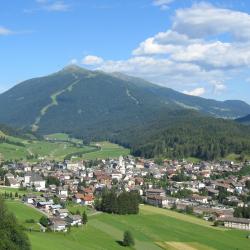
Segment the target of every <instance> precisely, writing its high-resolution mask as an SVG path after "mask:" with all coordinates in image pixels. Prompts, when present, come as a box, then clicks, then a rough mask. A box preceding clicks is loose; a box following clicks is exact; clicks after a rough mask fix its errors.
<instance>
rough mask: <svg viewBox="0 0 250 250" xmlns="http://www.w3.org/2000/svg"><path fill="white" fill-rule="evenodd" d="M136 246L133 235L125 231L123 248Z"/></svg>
mask: <svg viewBox="0 0 250 250" xmlns="http://www.w3.org/2000/svg"><path fill="white" fill-rule="evenodd" d="M134 245H135V241H134V238H133V235H132V234H131V232H130V231H125V232H124V236H123V246H126V247H131V246H134Z"/></svg>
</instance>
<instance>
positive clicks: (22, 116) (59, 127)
mask: <svg viewBox="0 0 250 250" xmlns="http://www.w3.org/2000/svg"><path fill="white" fill-rule="evenodd" d="M180 109H185V110H187V111H188V110H196V111H200V112H201V113H204V114H209V115H213V116H216V117H227V118H235V117H241V116H244V115H246V114H249V113H250V106H249V105H248V104H246V103H244V102H241V101H225V102H219V101H215V100H208V99H204V98H200V97H194V96H189V95H185V94H182V93H179V92H177V91H174V90H172V89H168V88H164V87H160V86H157V85H154V84H151V83H149V82H146V81H144V80H142V79H138V78H134V77H129V76H125V75H122V74H119V73H114V74H111V75H108V74H105V73H103V72H99V71H89V70H85V69H82V68H79V67H77V66H69V67H66V68H64V69H63V70H61V71H59V72H57V73H55V74H51V75H49V76H45V77H40V78H34V79H30V80H27V81H25V82H22V83H20V84H18V85H16V86H15V87H14V88H12V89H10V90H9V91H7V92H5V93H3V94H1V95H0V122H2V123H5V124H9V125H12V126H15V127H21V128H28V129H30V128H32V129H33V130H34V131H38V132H40V133H42V134H46V133H47V134H49V133H54V132H69V133H72V132H74V133H77V134H79V135H82V134H83V133H84V134H85V135H90V134H91V135H92V134H93V135H94V136H96V135H98V136H99V135H100V134H102V135H103V134H105V135H108V136H109V133H110V131H112V132H116V131H119V130H121V129H126V128H128V127H130V126H131V125H132V126H137V125H138V124H141V123H144V122H146V121H148V120H155V119H157V117H158V116H159V114H162V113H165V112H169V111H171V110H180ZM100 125H101V126H100ZM107 128H108V130H109V132H107ZM92 132H93V133H92Z"/></svg>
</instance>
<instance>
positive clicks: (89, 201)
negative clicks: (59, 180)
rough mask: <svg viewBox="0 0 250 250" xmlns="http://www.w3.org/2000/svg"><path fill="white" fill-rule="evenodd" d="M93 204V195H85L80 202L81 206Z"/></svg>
mask: <svg viewBox="0 0 250 250" xmlns="http://www.w3.org/2000/svg"><path fill="white" fill-rule="evenodd" d="M93 203H94V196H93V195H85V196H84V198H83V201H82V204H83V205H87V206H91V205H93Z"/></svg>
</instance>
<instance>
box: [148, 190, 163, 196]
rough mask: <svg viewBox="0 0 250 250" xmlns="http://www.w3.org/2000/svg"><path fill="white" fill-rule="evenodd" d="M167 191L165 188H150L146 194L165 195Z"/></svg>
mask: <svg viewBox="0 0 250 250" xmlns="http://www.w3.org/2000/svg"><path fill="white" fill-rule="evenodd" d="M165 195H166V194H165V191H164V190H163V189H148V190H146V196H147V197H148V196H162V197H164V196H165Z"/></svg>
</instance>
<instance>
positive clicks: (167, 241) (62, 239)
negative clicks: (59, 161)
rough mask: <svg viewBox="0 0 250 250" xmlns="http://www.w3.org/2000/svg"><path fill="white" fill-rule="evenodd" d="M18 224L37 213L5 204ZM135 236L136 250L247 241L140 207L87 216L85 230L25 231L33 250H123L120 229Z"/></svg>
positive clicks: (209, 247) (243, 249)
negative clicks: (122, 212)
mask: <svg viewBox="0 0 250 250" xmlns="http://www.w3.org/2000/svg"><path fill="white" fill-rule="evenodd" d="M7 205H8V207H9V209H10V210H11V211H12V212H14V213H15V214H16V216H17V218H18V220H19V221H20V222H21V223H25V219H26V218H27V217H29V218H34V219H35V220H37V219H38V218H39V217H40V214H39V212H38V211H36V210H34V211H32V212H31V210H30V209H32V208H28V207H27V206H26V205H24V204H21V203H19V202H17V201H16V202H13V201H9V202H7ZM127 229H129V230H130V231H131V232H132V234H133V235H134V237H135V242H136V244H135V247H134V248H135V249H138V250H160V249H170V250H214V249H218V250H236V249H238V250H247V249H249V246H250V240H249V239H247V238H246V235H247V234H248V233H247V232H245V231H238V230H225V229H223V228H215V227H212V226H211V225H210V223H208V222H205V221H202V220H200V219H197V218H195V217H192V216H187V215H183V214H179V213H176V212H173V211H169V210H163V209H159V208H155V207H149V206H141V209H140V214H139V215H129V216H126V215H125V216H120V215H109V214H98V215H93V216H89V222H88V224H87V226H85V227H79V228H73V229H72V230H71V232H70V233H40V232H31V233H30V232H29V233H28V235H29V238H30V240H31V243H32V249H33V250H48V249H49V250H61V249H64V250H76V249H77V250H85V249H87V250H88V249H90V250H92V249H93V250H98V249H100V250H105V249H106V250H112V249H124V247H122V246H121V245H120V244H119V241H120V240H121V239H122V236H123V232H124V230H127Z"/></svg>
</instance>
